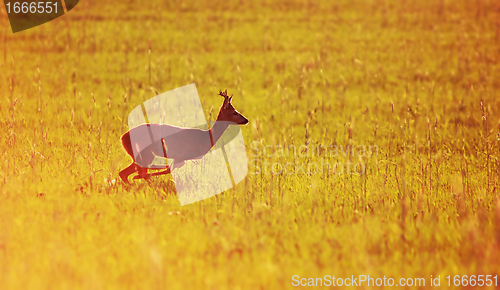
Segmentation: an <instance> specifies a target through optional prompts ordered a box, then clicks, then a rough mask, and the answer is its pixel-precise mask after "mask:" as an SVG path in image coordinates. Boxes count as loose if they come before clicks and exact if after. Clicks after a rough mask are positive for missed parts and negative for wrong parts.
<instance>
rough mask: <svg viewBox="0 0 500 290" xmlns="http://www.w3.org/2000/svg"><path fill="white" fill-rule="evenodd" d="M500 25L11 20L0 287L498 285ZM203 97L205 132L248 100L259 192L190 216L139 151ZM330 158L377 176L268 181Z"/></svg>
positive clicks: (390, 5)
mask: <svg viewBox="0 0 500 290" xmlns="http://www.w3.org/2000/svg"><path fill="white" fill-rule="evenodd" d="M499 19H500V4H499V3H498V2H497V1H493V0H474V1H472V0H471V1H466V0H458V1H450V0H439V1H431V0H417V1H389V0H379V1H375V0H366V1H361V0H355V1H348V0H339V1H326V0H325V1H309V0H293V1H284V0H277V1H267V0H257V1H246V0H227V1H217V0H211V1H194V0H192V1H189V0H175V1H159V0H152V1H147V2H145V1H135V0H130V1H96V0H92V1H91V0H81V1H80V3H79V4H78V6H77V7H75V8H74V9H73V10H72V11H70V12H69V13H68V14H66V15H64V16H62V17H60V18H58V19H56V20H54V21H52V22H50V23H47V24H44V25H41V26H38V27H35V28H32V29H29V30H26V31H23V32H19V33H16V34H12V31H11V29H10V26H9V21H8V18H7V14H6V11H5V7H4V6H2V7H1V8H0V30H1V32H2V33H1V35H0V123H1V129H2V130H0V157H1V158H0V159H1V162H0V225H1V230H0V288H2V289H41V288H45V289H60V288H64V289H67V288H77V289H79V288H87V289H88V288H90V289H110V288H127V289H128V288H133V289H137V288H141V289H165V288H168V289H186V288H188V287H189V288H191V289H275V288H292V276H293V275H298V276H300V277H301V278H302V277H307V278H309V277H323V276H324V275H334V276H335V277H351V275H354V276H357V275H370V277H384V276H386V277H393V278H394V279H399V278H412V277H413V278H417V277H423V278H426V279H427V281H426V283H427V284H426V286H425V287H420V288H428V287H429V284H428V283H429V277H430V276H431V275H433V276H434V277H436V276H438V275H440V277H441V285H442V286H443V285H444V284H445V283H446V279H445V277H446V276H448V275H452V276H454V275H468V276H470V275H497V274H499V273H500V271H499V270H500V259H498V257H500V178H499V176H500V161H499V158H500V95H499V94H500V21H499ZM191 83H195V84H196V86H197V89H198V92H199V95H200V99H201V101H202V105H203V109H204V111H205V115H206V116H207V122H209V121H211V120H212V121H213V120H214V119H215V117H216V116H217V112H218V109H219V107H220V105H221V104H222V98H221V97H220V96H218V95H217V93H218V92H219V89H224V88H227V89H228V92H229V93H234V100H233V103H234V106H235V107H236V108H237V109H238V110H239V111H240V112H241V113H242V114H243V115H245V116H246V117H247V118H248V119H249V120H250V123H249V124H248V125H247V126H244V127H242V128H241V129H242V133H243V136H244V140H245V144H246V146H247V155H248V162H249V174H248V176H247V177H246V178H245V180H243V181H242V182H241V183H239V184H238V185H237V186H236V187H235V188H233V189H230V190H228V191H226V192H224V193H222V194H219V195H217V196H215V197H212V198H210V199H206V200H203V201H200V202H198V203H194V204H190V205H186V206H180V204H179V201H178V200H177V196H176V193H175V186H174V183H173V181H172V179H171V178H169V176H163V177H157V178H153V179H152V180H151V181H150V182H147V181H144V180H135V181H133V183H132V185H130V186H127V185H125V184H123V182H121V180H120V179H119V177H118V172H119V170H121V169H123V168H125V167H126V166H128V165H129V163H130V157H129V156H127V155H126V153H125V151H124V150H123V149H122V146H121V143H120V141H119V138H120V136H121V135H122V134H123V133H125V132H126V131H127V130H128V126H127V115H128V113H129V112H130V111H131V110H132V109H133V108H134V107H136V106H137V105H139V104H140V103H142V102H143V101H145V100H147V99H149V98H152V97H154V96H156V95H157V94H158V93H162V92H166V91H169V90H172V89H175V88H177V87H181V86H184V85H187V84H191ZM251 144H253V146H254V147H257V148H259V150H262V151H261V153H262V154H260V155H259V154H258V151H257V150H255V149H252V147H251ZM290 145H293V146H295V147H296V148H302V149H300V151H299V152H300V153H303V155H301V156H299V157H298V156H297V155H294V154H288V155H284V154H276V153H277V151H279V150H280V148H281V147H280V146H282V147H287V146H290ZM264 146H269V147H268V148H267V151H263V150H264ZM301 146H302V147H301ZM331 146H338V147H339V148H340V146H342V148H344V149H343V150H345V148H347V146H351V147H350V148H353V147H352V146H366V147H367V148H369V146H376V148H378V150H376V151H375V150H373V151H367V152H365V153H364V154H357V153H356V152H351V153H347V154H345V151H344V152H340V153H339V154H327V155H325V150H330V149H325V148H331ZM313 148H319V149H317V150H318V151H316V155H314V154H309V155H308V154H307V153H308V152H310V151H309V150H314V149H313ZM355 148H361V147H355ZM373 148H375V147H373ZM266 152H267V153H266ZM311 152H312V151H311ZM358 153H359V152H358ZM321 158H324V159H323V160H324V162H329V163H330V164H334V163H340V164H346V163H347V162H351V163H354V164H361V165H359V166H362V167H363V168H364V172H363V173H362V174H357V173H352V172H351V173H348V172H344V173H342V174H325V173H318V172H316V171H314V170H313V171H309V170H306V171H305V172H301V171H298V172H297V174H295V171H294V173H293V174H287V173H284V172H279V170H278V169H279V168H278V167H279V166H280V165H275V167H274V169H275V171H274V172H273V171H272V170H271V169H272V168H271V169H269V170H268V171H267V172H264V170H257V169H256V167H255V165H256V163H252V162H258V164H259V165H262V164H263V163H264V162H268V163H269V164H271V165H272V164H286V163H296V162H300V163H301V164H305V167H306V168H307V166H308V165H309V164H313V163H314V164H321V163H320V162H321V161H320V160H321ZM255 159H258V160H256V161H255ZM252 160H254V161H252ZM252 164H253V165H254V166H250V165H252ZM277 171H278V172H277ZM360 288H370V287H367V286H366V284H365V285H362V287H360Z"/></svg>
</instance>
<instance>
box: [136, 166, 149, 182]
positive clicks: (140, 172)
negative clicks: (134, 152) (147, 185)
mask: <svg viewBox="0 0 500 290" xmlns="http://www.w3.org/2000/svg"><path fill="white" fill-rule="evenodd" d="M137 176H139V177H137ZM136 177H137V178H136ZM139 178H144V179H149V174H148V169H147V168H144V167H140V166H137V175H136V176H134V179H139Z"/></svg>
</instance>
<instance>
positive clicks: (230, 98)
mask: <svg viewBox="0 0 500 290" xmlns="http://www.w3.org/2000/svg"><path fill="white" fill-rule="evenodd" d="M232 100H233V95H231V97H229V103H231V101H232Z"/></svg>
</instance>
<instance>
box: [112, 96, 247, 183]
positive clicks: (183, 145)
mask: <svg viewBox="0 0 500 290" xmlns="http://www.w3.org/2000/svg"><path fill="white" fill-rule="evenodd" d="M219 95H220V96H222V97H224V103H223V104H222V107H221V108H220V110H219V115H218V116H217V120H216V121H215V124H214V125H213V126H212V127H211V128H210V130H201V129H192V128H182V127H177V126H172V125H165V124H142V125H139V126H137V127H134V128H132V129H130V130H129V131H128V132H126V133H125V134H123V136H122V137H121V141H122V144H123V147H124V148H125V151H127V153H128V155H130V156H131V157H132V160H133V161H132V164H130V165H129V166H128V167H127V168H125V169H123V170H122V171H120V173H119V175H120V178H121V179H122V180H123V181H124V182H125V183H129V181H128V176H129V175H130V174H132V173H134V172H138V175H136V176H135V177H134V179H140V178H144V179H148V178H149V177H151V176H156V175H162V174H169V173H171V171H172V170H174V169H175V168H179V167H181V166H183V165H184V161H187V160H193V159H200V158H202V157H203V156H204V155H205V154H207V153H208V151H210V149H211V148H212V147H214V145H215V144H216V143H217V140H219V139H220V138H221V136H222V134H223V133H224V131H226V129H227V128H228V126H229V125H231V124H238V125H245V124H247V123H248V119H247V118H245V117H243V115H241V114H240V113H239V112H238V111H236V109H234V107H233V105H232V104H231V100H232V99H233V95H231V96H230V97H229V96H228V95H227V89H226V90H225V91H224V92H222V91H219ZM153 132H154V133H153ZM153 134H154V135H155V136H160V137H161V138H160V139H159V140H156V141H154V142H151V144H150V145H149V146H147V147H146V148H139V144H138V142H135V143H134V144H132V139H134V140H138V139H143V140H144V139H146V140H147V139H148V138H150V137H152V136H153ZM130 135H132V136H133V138H131V137H130ZM133 148H135V149H136V156H135V157H134V150H133ZM156 156H160V157H165V158H167V156H168V158H170V159H173V160H174V161H173V163H172V165H163V166H156V167H155V166H152V165H151V164H152V162H153V160H154V159H155V157H156ZM165 168H166V170H163V171H161V172H155V173H151V174H148V173H147V170H148V169H156V170H158V169H165Z"/></svg>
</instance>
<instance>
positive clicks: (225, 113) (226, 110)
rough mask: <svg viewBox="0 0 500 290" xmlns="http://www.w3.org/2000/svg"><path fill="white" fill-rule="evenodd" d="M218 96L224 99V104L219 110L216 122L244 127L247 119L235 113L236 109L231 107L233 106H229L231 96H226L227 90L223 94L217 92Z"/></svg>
mask: <svg viewBox="0 0 500 290" xmlns="http://www.w3.org/2000/svg"><path fill="white" fill-rule="evenodd" d="M219 95H220V96H222V97H224V103H223V104H222V107H221V108H220V111H219V116H217V121H227V122H232V123H235V124H238V125H246V124H247V123H248V119H247V118H245V117H243V115H242V114H240V112H238V111H236V109H235V108H234V107H233V104H231V101H232V99H233V95H231V96H230V97H229V96H228V95H227V89H226V90H225V91H224V92H222V91H219Z"/></svg>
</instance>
